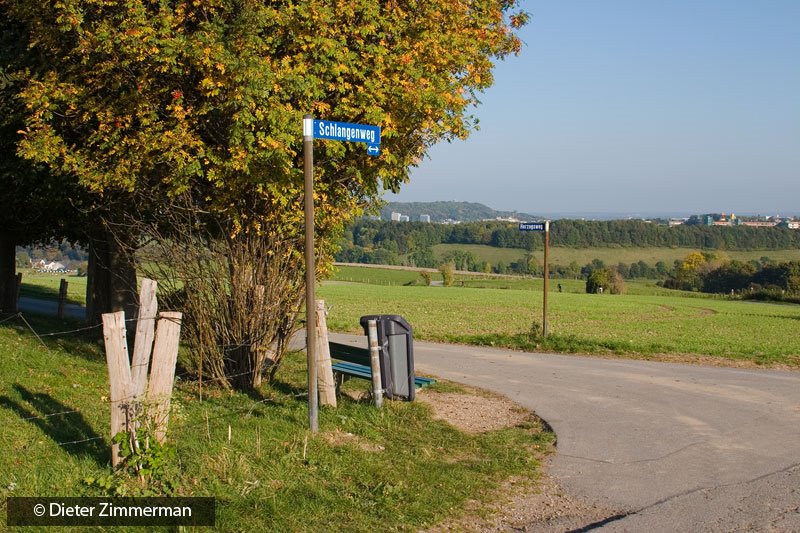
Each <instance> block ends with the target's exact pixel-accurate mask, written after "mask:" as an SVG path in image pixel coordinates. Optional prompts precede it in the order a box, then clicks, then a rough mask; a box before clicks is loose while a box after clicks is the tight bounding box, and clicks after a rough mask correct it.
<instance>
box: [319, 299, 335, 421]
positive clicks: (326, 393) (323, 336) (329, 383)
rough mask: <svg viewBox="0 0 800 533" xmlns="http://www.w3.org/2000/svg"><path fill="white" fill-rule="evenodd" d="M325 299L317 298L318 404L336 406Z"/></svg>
mask: <svg viewBox="0 0 800 533" xmlns="http://www.w3.org/2000/svg"><path fill="white" fill-rule="evenodd" d="M325 314H326V313H325V300H317V384H318V385H319V404H320V405H329V406H331V407H336V382H335V381H334V379H333V368H332V366H331V348H330V346H329V345H328V321H327V319H326V317H325Z"/></svg>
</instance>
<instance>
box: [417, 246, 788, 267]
mask: <svg viewBox="0 0 800 533" xmlns="http://www.w3.org/2000/svg"><path fill="white" fill-rule="evenodd" d="M453 250H464V251H468V252H472V253H473V254H474V255H475V257H476V258H477V259H478V261H480V262H484V261H489V262H490V263H491V264H492V265H496V264H497V263H498V262H499V261H503V262H505V263H506V264H510V263H511V262H513V261H518V260H519V259H520V258H523V257H525V254H526V253H527V252H526V251H525V250H523V249H521V248H495V247H493V246H485V245H479V244H437V245H436V246H434V247H433V251H434V254H435V255H436V257H438V258H441V257H442V256H444V254H445V253H447V252H448V251H453ZM696 251H700V250H696V249H693V248H623V247H619V248H611V247H600V248H566V247H560V246H552V247H551V248H550V257H549V259H550V262H551V264H553V265H562V266H566V265H569V264H570V263H571V262H572V261H575V262H577V263H578V264H579V265H581V266H583V265H585V264H587V263H590V262H591V261H592V259H600V260H601V261H603V262H605V263H606V264H608V265H616V264H618V263H625V264H630V263H635V262H638V261H644V262H645V263H647V264H649V265H651V266H653V265H655V264H656V263H657V262H658V261H664V263H666V264H667V266H668V267H671V266H672V264H673V263H674V262H675V260H676V259H684V258H685V257H686V256H687V255H689V254H690V253H692V252H696ZM710 252H711V253H715V254H725V255H727V256H728V257H729V258H731V259H737V260H739V261H750V260H754V259H755V260H758V259H760V258H761V257H764V256H766V257H769V258H770V259H773V260H775V261H798V260H800V250H760V251H759V250H757V251H745V252H741V251H724V250H710ZM534 256H535V257H536V259H538V260H539V262H542V261H543V260H544V252H543V251H542V250H536V251H534Z"/></svg>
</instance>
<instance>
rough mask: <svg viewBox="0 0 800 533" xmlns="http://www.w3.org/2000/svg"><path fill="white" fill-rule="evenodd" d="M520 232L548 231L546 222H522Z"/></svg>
mask: <svg viewBox="0 0 800 533" xmlns="http://www.w3.org/2000/svg"><path fill="white" fill-rule="evenodd" d="M519 230H520V231H546V223H545V222H520V223H519Z"/></svg>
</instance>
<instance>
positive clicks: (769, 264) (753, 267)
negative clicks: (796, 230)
mask: <svg viewBox="0 0 800 533" xmlns="http://www.w3.org/2000/svg"><path fill="white" fill-rule="evenodd" d="M662 285H663V286H664V287H666V288H670V289H681V290H687V291H700V292H707V293H722V294H734V295H741V296H743V297H745V298H753V299H769V300H786V301H795V302H797V303H800V261H785V262H780V263H778V262H775V261H771V260H769V258H767V257H763V258H762V259H761V261H749V262H743V261H729V260H727V259H725V258H724V257H722V258H720V257H718V256H716V255H714V254H712V253H700V252H694V253H691V254H689V255H688V256H687V257H686V258H685V259H684V260H683V261H676V262H675V267H674V268H673V270H672V272H671V273H670V275H669V276H668V278H667V279H665V280H664V281H663V282H662Z"/></svg>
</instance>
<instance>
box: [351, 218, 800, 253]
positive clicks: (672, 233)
mask: <svg viewBox="0 0 800 533" xmlns="http://www.w3.org/2000/svg"><path fill="white" fill-rule="evenodd" d="M342 242H343V247H342V251H341V252H340V256H339V257H344V256H345V255H348V254H351V256H352V254H355V255H356V256H357V255H359V253H365V252H362V251H359V250H358V248H355V250H350V249H351V248H353V247H360V248H361V249H363V250H364V251H366V253H369V251H370V250H377V249H384V250H387V251H389V252H391V253H395V254H401V255H405V254H409V253H414V252H415V251H417V250H419V249H421V248H425V247H430V246H433V245H436V244H443V243H445V244H484V245H489V246H495V247H499V248H522V249H525V250H541V249H542V247H543V237H542V234H541V233H539V232H527V231H526V232H523V231H519V229H518V226H517V225H516V224H510V223H506V222H470V223H464V224H457V225H444V224H427V223H423V222H389V221H377V220H369V219H360V220H358V221H356V222H355V223H354V224H352V225H351V226H350V228H349V229H348V230H347V232H346V233H345V235H344V239H343V241H342ZM550 244H551V245H553V246H567V247H573V248H588V247H601V246H623V247H657V248H670V247H680V248H700V249H709V250H785V249H791V248H798V247H800V231H797V230H791V229H786V228H755V227H749V226H730V227H726V226H700V225H682V226H675V227H672V228H670V227H667V226H660V225H657V224H651V223H648V222H644V221H641V220H608V221H585V220H556V221H553V222H552V223H551V224H550ZM342 260H343V259H342ZM355 262H359V261H355Z"/></svg>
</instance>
